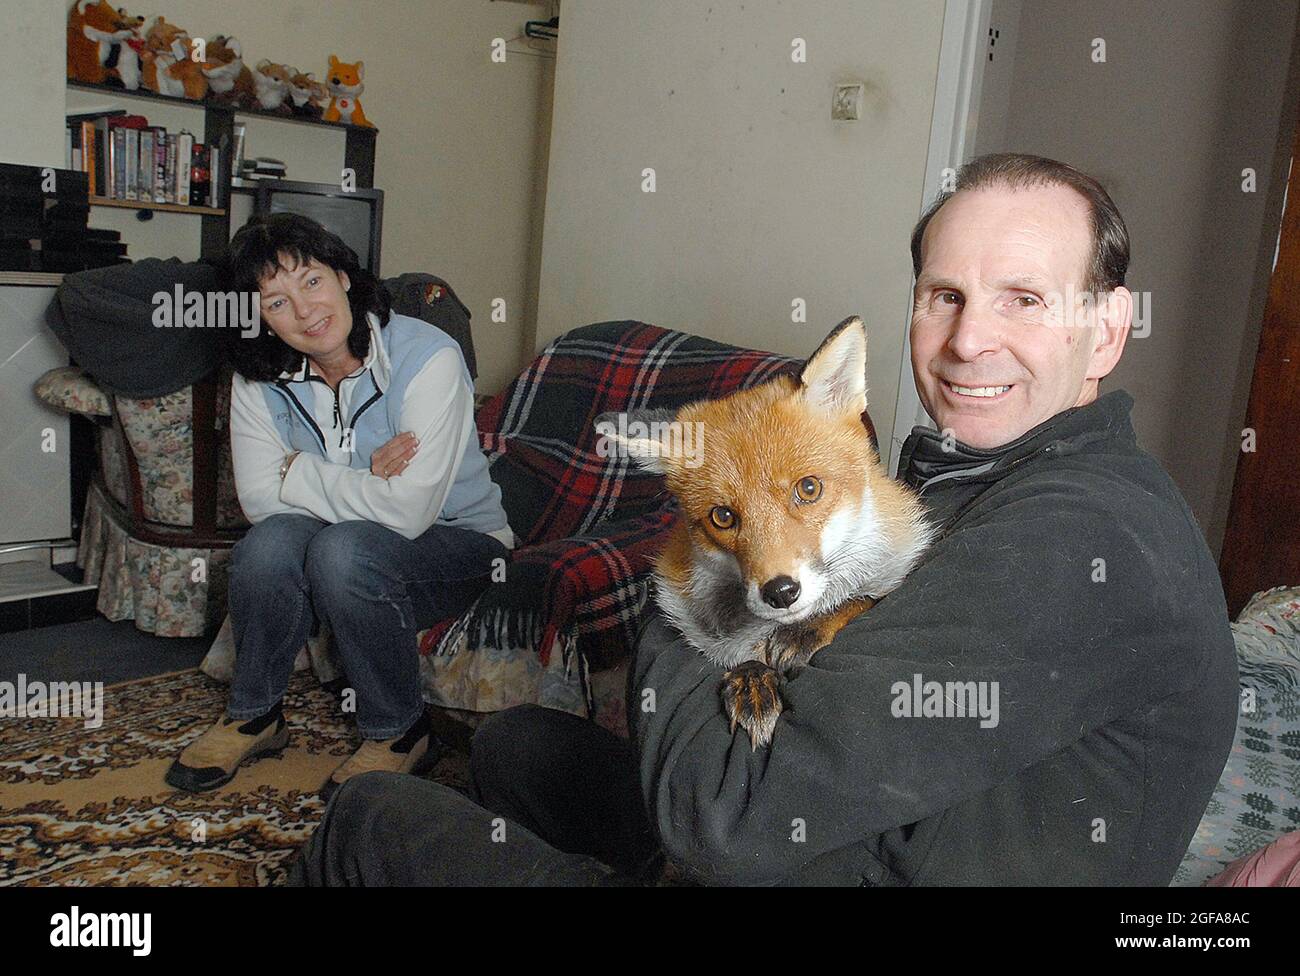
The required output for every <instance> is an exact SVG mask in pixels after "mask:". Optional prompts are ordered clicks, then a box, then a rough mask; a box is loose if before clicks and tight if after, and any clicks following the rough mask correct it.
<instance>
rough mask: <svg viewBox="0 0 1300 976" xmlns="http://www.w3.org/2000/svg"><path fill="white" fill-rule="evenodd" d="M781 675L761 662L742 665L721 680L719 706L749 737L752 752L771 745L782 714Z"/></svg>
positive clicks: (734, 724)
mask: <svg viewBox="0 0 1300 976" xmlns="http://www.w3.org/2000/svg"><path fill="white" fill-rule="evenodd" d="M782 683H783V682H782V678H781V674H780V672H778V671H776V670H774V669H773V668H770V667H768V666H767V665H766V664H764V663H763V662H762V661H744V662H742V663H741V664H738V665H736V666H735V667H734V668H732V669H731V670H730V671H728V672H727V673H726V674H724V675H723V676H722V706H723V708H724V709H726V712H727V717H728V718H730V719H731V731H732V734H735V731H736V726H740V727H741V728H742V729H744V730H745V731H746V732H748V733H749V742H750V748H751V750H753V749H757V748H758V747H759V746H765V745H767V744H768V743H769V742H771V741H772V732H773V730H774V729H775V728H776V719H777V716H778V715H780V714H781V685H782Z"/></svg>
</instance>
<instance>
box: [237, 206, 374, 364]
mask: <svg viewBox="0 0 1300 976" xmlns="http://www.w3.org/2000/svg"><path fill="white" fill-rule="evenodd" d="M286 258H288V259H291V266H293V267H296V266H298V265H300V264H307V263H309V262H311V261H313V260H315V261H319V262H320V263H321V264H323V265H325V266H326V267H328V268H333V269H334V272H335V273H336V274H337V273H338V272H340V271H341V272H344V273H345V274H346V275H347V276H348V281H349V289H348V293H347V295H348V305H349V306H351V308H352V331H351V332H349V333H348V350H349V351H350V352H351V353H352V355H354V356H356V357H357V358H358V359H365V358H366V356H367V355H368V354H369V352H370V326H369V324H368V323H367V321H366V314H367V313H368V312H374V313H375V315H377V316H378V317H379V327H380V328H383V327H384V326H386V325H388V314H389V311H390V308H391V306H390V304H389V299H388V293H387V292H386V291H385V290H384V287H383V285H382V284H381V283H380V281H379V279H378V278H376V277H375V276H374V275H372V274H371V273H370V272H369V271H367V270H365V269H364V268H362V267H361V262H360V261H359V260H358V259H357V255H356V252H355V251H353V250H352V248H350V247H348V246H347V244H345V243H344V242H343V239H342V238H341V237H339V236H338V235H337V234H335V233H333V232H331V231H329V230H327V229H326V228H324V227H322V226H321V225H320V224H319V223H317V222H316V221H314V220H312V219H311V218H310V217H303V216H301V215H299V214H292V213H277V214H270V215H266V216H257V217H253V218H252V219H251V220H250V221H249V222H248V223H246V224H245V225H244V226H243V227H241V228H240V229H239V232H238V233H236V234H235V236H234V238H232V239H231V241H230V249H229V251H228V252H227V256H226V271H227V273H228V275H229V278H230V281H231V287H232V288H234V289H235V290H236V291H240V292H252V291H257V290H258V283H259V282H260V281H261V280H262V279H263V278H267V277H270V276H272V275H274V274H276V273H277V272H279V271H281V270H288V269H287V268H285V266H284V264H283V263H282V262H283V261H284V260H285V259H286ZM227 338H228V340H229V341H228V342H227V351H228V353H229V357H230V363H231V366H233V367H234V369H235V370H236V371H237V372H238V373H240V375H242V376H243V377H244V378H245V379H249V380H257V381H269V380H274V379H276V378H277V377H278V376H279V375H280V374H281V373H284V372H286V371H288V372H292V371H293V370H296V369H297V368H298V367H299V366H300V365H301V364H302V358H303V354H302V353H300V352H298V350H296V349H294V348H293V347H292V346H289V345H288V344H286V343H285V342H284V341H283V340H282V339H281V338H280V337H279V336H277V335H276V334H275V333H274V332H273V331H272V330H271V329H269V328H267V327H266V324H265V323H263V324H262V328H261V329H260V330H259V331H258V334H257V337H256V338H251V339H250V338H245V337H244V336H242V335H241V334H239V333H238V332H237V331H234V330H231V334H230V335H228V337H227Z"/></svg>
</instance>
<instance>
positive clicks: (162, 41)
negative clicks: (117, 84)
mask: <svg viewBox="0 0 1300 976" xmlns="http://www.w3.org/2000/svg"><path fill="white" fill-rule="evenodd" d="M192 43H193V42H192V41H191V39H190V35H189V33H188V32H186V31H185V30H184V29H183V28H180V27H177V26H176V25H175V24H169V23H167V20H166V18H164V17H161V16H160V17H158V18H157V19H156V20H155V21H154V22H153V24H152V26H150V28H149V31H148V33H146V34H145V36H144V53H143V54H142V55H141V58H142V59H143V61H144V66H143V69H142V72H141V75H142V77H141V83H142V84H143V85H144V87H145V88H147V89H149V91H153V92H157V93H158V94H159V95H172V96H174V97H177V98H192V99H202V98H203V96H204V95H206V94H207V93H208V79H207V78H206V77H204V75H203V65H201V64H199V63H198V62H196V61H194V60H193V57H192V47H191V45H192Z"/></svg>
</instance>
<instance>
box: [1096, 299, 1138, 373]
mask: <svg viewBox="0 0 1300 976" xmlns="http://www.w3.org/2000/svg"><path fill="white" fill-rule="evenodd" d="M1096 315H1097V323H1096V326H1095V329H1096V337H1097V343H1096V345H1095V346H1093V350H1092V356H1091V358H1090V359H1089V361H1088V374H1087V379H1090V380H1091V379H1097V380H1099V379H1102V378H1104V377H1106V376H1108V375H1110V372H1111V370H1113V369H1114V368H1115V364H1116V363H1118V362H1119V357H1120V356H1121V355H1122V354H1123V352H1124V344H1125V343H1126V342H1128V337H1129V333H1130V332H1131V331H1132V327H1133V293H1132V292H1131V291H1129V290H1128V289H1127V288H1125V287H1124V286H1123V285H1120V286H1119V287H1118V288H1116V289H1114V290H1113V291H1111V292H1109V293H1108V294H1107V295H1106V296H1105V298H1104V300H1103V301H1101V302H1099V303H1098V305H1097V312H1096Z"/></svg>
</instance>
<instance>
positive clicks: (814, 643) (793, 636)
mask: <svg viewBox="0 0 1300 976" xmlns="http://www.w3.org/2000/svg"><path fill="white" fill-rule="evenodd" d="M828 643H830V641H829V640H828V639H827V638H826V637H825V636H824V635H823V634H822V632H821V631H820V630H818V629H817V628H816V627H814V626H810V625H806V624H792V625H787V626H784V627H778V628H777V629H776V630H774V631H773V632H772V633H771V634H769V635H768V636H767V637H766V638H765V639H764V641H763V643H762V645H761V646H762V649H763V659H764V660H765V661H766V662H767V663H768V665H769V666H770V667H773V668H776V669H777V670H778V671H780V672H781V673H782V674H785V673H787V672H789V671H793V670H795V669H796V668H801V667H803V666H804V665H805V664H807V663H808V659H809V658H811V657H812V656H813V655H814V654H816V653H817V651H818V650H820V649H821V648H822V647H824V646H825V645H826V644H828Z"/></svg>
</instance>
